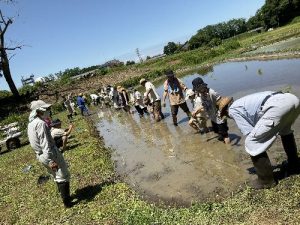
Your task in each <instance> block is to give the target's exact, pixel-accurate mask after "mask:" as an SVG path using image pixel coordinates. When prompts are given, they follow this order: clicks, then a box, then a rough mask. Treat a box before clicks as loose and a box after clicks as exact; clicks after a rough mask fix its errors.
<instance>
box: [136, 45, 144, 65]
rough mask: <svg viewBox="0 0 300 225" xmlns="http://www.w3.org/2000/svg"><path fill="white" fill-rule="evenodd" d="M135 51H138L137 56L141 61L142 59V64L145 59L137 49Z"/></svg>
mask: <svg viewBox="0 0 300 225" xmlns="http://www.w3.org/2000/svg"><path fill="white" fill-rule="evenodd" d="M135 51H136V54H137V56H138V57H139V59H140V62H141V63H142V62H143V58H142V57H141V54H140V51H139V49H138V48H137V49H136V50H135Z"/></svg>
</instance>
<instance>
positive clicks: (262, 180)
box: [250, 152, 277, 189]
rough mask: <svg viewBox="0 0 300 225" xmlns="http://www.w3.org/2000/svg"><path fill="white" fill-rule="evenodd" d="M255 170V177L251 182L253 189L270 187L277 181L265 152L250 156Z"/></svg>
mask: <svg viewBox="0 0 300 225" xmlns="http://www.w3.org/2000/svg"><path fill="white" fill-rule="evenodd" d="M250 157H251V160H252V163H253V165H254V168H255V170H256V174H257V179H256V180H255V181H254V182H253V183H252V184H251V186H252V187H253V188H254V189H264V188H272V187H274V186H275V185H276V184H277V183H276V181H275V180H274V175H273V169H272V165H271V162H270V159H269V157H268V154H267V153H266V152H263V153H261V154H259V155H257V156H250Z"/></svg>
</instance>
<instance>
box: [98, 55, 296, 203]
mask: <svg viewBox="0 0 300 225" xmlns="http://www.w3.org/2000/svg"><path fill="white" fill-rule="evenodd" d="M298 71H300V60H299V59H291V60H277V61H251V62H242V63H241V62H236V63H225V64H220V65H217V66H215V67H214V68H213V71H211V72H210V73H208V74H206V75H205V76H204V77H203V79H204V80H205V82H207V83H208V85H209V86H210V87H212V88H213V89H215V90H217V91H218V92H219V93H220V94H222V95H231V96H233V97H234V98H238V97H241V96H244V95H246V94H249V93H253V92H256V91H263V90H279V89H283V90H289V91H291V92H293V93H295V94H296V95H297V96H300V77H299V72H298ZM197 76H199V74H193V75H187V76H184V77H182V78H181V79H182V80H183V81H184V83H185V84H186V85H187V86H188V87H191V81H192V80H193V79H194V78H195V77H197ZM161 85H162V83H159V84H156V87H158V92H159V94H160V95H162V86H161ZM189 107H190V109H191V105H190V104H189ZM97 110H98V113H97V115H98V118H97V119H96V120H97V122H98V130H99V131H100V134H101V135H102V136H103V138H104V141H105V144H106V146H107V147H111V148H112V149H114V150H115V151H114V153H113V159H114V160H115V162H116V170H117V171H118V173H119V174H121V176H122V177H123V178H124V180H125V181H126V182H127V183H129V184H130V185H131V186H132V187H133V188H134V189H135V190H137V191H138V192H139V193H140V194H141V195H142V196H144V197H145V198H147V199H151V200H163V201H166V202H171V203H174V202H175V203H177V204H185V205H189V204H190V203H191V202H192V201H208V200H219V199H223V198H224V197H227V196H229V195H231V194H233V193H234V192H236V191H237V190H238V189H239V188H243V186H244V184H245V182H246V181H249V180H251V179H254V178H255V176H254V175H251V174H250V173H249V170H250V171H251V167H252V163H251V162H250V158H249V156H248V155H247V154H246V153H245V151H244V147H243V143H244V139H243V137H241V133H240V132H239V130H238V129H237V127H236V125H235V124H234V122H233V121H231V120H228V124H229V129H230V131H229V133H230V137H231V139H232V144H231V145H225V144H223V143H220V142H218V141H217V139H216V136H215V135H214V134H213V133H208V134H207V135H200V134H195V133H194V131H193V129H192V128H190V127H189V126H188V123H187V121H188V118H187V116H186V115H185V114H184V113H183V112H182V111H181V110H179V115H178V120H179V126H178V127H174V126H173V124H172V118H171V115H170V108H169V107H168V106H167V107H166V108H163V112H164V114H165V115H166V119H165V120H164V121H161V122H159V123H155V122H154V121H153V119H152V118H151V117H150V116H145V118H139V116H138V114H137V112H135V113H134V114H127V113H125V112H123V111H116V110H114V109H97ZM132 110H133V109H132ZM295 131H296V134H297V135H298V136H297V142H298V144H299V134H300V121H299V119H298V120H297V121H296V124H295ZM269 154H270V157H271V160H272V162H273V164H276V163H280V162H282V160H283V159H284V154H283V152H282V148H281V144H280V140H279V139H278V140H277V141H276V144H274V145H273V147H272V148H271V149H270V150H269Z"/></svg>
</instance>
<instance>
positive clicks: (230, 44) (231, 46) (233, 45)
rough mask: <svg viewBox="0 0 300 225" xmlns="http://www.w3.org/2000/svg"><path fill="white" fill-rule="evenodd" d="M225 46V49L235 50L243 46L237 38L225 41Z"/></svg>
mask: <svg viewBox="0 0 300 225" xmlns="http://www.w3.org/2000/svg"><path fill="white" fill-rule="evenodd" d="M223 47H224V49H225V50H233V49H237V48H239V47H241V44H240V42H238V41H237V40H229V41H225V42H224V44H223Z"/></svg>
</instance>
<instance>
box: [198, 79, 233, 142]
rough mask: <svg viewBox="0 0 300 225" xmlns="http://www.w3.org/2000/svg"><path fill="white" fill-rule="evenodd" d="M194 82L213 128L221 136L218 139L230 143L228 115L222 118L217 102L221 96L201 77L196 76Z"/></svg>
mask: <svg viewBox="0 0 300 225" xmlns="http://www.w3.org/2000/svg"><path fill="white" fill-rule="evenodd" d="M192 84H193V91H194V92H196V93H197V94H198V95H199V96H201V101H202V104H203V107H204V109H205V111H206V112H207V114H208V116H209V118H210V120H211V124H212V129H213V131H214V132H215V133H216V134H218V136H219V137H218V140H219V141H222V142H224V143H225V144H230V138H229V135H228V126H227V120H226V117H223V118H222V117H221V116H220V114H219V111H218V108H217V102H218V101H219V100H220V99H221V96H220V95H219V94H218V93H217V92H216V91H215V90H213V89H212V88H209V87H207V84H206V83H204V81H203V80H202V78H201V77H197V78H195V79H194V80H193V81H192Z"/></svg>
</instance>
